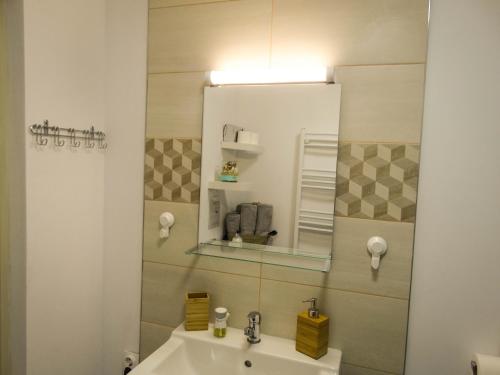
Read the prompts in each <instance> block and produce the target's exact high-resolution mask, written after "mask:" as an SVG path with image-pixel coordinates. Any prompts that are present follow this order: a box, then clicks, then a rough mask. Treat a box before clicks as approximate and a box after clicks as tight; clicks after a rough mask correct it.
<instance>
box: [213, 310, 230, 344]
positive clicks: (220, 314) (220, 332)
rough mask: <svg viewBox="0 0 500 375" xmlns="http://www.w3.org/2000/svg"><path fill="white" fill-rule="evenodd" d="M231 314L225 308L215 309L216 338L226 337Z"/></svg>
mask: <svg viewBox="0 0 500 375" xmlns="http://www.w3.org/2000/svg"><path fill="white" fill-rule="evenodd" d="M229 315H230V314H229V312H228V311H227V309H226V308H225V307H217V308H216V309H215V324H214V336H215V337H225V336H226V329H227V319H228V318H229Z"/></svg>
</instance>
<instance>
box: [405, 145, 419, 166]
mask: <svg viewBox="0 0 500 375" xmlns="http://www.w3.org/2000/svg"><path fill="white" fill-rule="evenodd" d="M405 158H407V159H410V160H411V161H412V162H414V163H417V164H418V163H420V147H419V146H417V145H407V146H406V149H405Z"/></svg>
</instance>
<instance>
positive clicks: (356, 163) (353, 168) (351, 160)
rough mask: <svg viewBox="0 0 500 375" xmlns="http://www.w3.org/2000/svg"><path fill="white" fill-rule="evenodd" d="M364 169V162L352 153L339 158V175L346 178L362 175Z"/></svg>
mask: <svg viewBox="0 0 500 375" xmlns="http://www.w3.org/2000/svg"><path fill="white" fill-rule="evenodd" d="M362 171H363V162H362V161H361V160H359V159H356V158H355V157H352V156H350V155H348V156H345V157H343V158H340V155H339V158H338V161H337V175H339V176H342V177H344V178H353V177H356V176H360V175H361V174H362Z"/></svg>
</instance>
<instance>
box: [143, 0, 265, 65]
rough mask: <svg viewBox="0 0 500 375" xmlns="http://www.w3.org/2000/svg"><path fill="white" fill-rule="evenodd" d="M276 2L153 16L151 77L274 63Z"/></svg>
mask: <svg viewBox="0 0 500 375" xmlns="http://www.w3.org/2000/svg"><path fill="white" fill-rule="evenodd" d="M271 11H272V0H241V1H229V2H217V3H209V4H202V5H192V6H186V7H172V8H159V9H151V10H150V12H149V58H148V62H149V72H150V73H160V72H163V73H165V72H192V71H207V70H212V69H223V68H228V67H231V66H232V65H233V66H234V64H237V65H239V64H241V63H245V64H249V66H250V65H251V66H253V67H255V66H256V65H261V66H266V65H267V63H268V62H269V44H270V38H271Z"/></svg>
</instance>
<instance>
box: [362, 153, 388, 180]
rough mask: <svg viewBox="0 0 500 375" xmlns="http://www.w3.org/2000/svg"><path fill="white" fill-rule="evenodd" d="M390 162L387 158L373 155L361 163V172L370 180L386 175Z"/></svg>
mask: <svg viewBox="0 0 500 375" xmlns="http://www.w3.org/2000/svg"><path fill="white" fill-rule="evenodd" d="M389 169H390V163H389V162H388V161H387V160H384V159H382V158H379V157H378V156H375V157H373V158H370V159H368V160H367V161H365V162H364V163H363V174H364V175H365V176H367V177H369V178H371V179H372V180H378V179H379V178H381V177H384V176H388V175H389Z"/></svg>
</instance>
